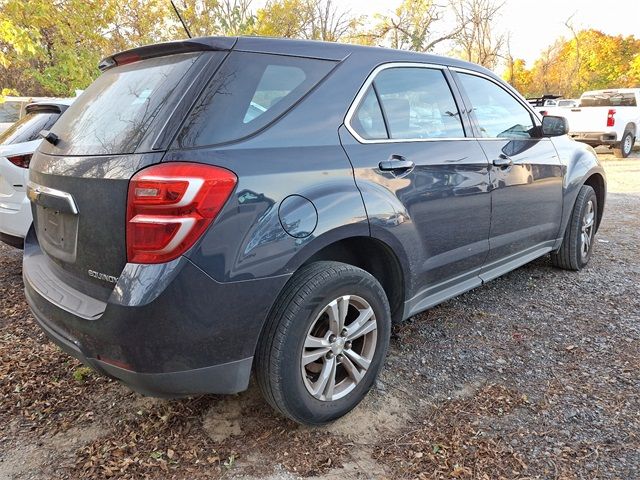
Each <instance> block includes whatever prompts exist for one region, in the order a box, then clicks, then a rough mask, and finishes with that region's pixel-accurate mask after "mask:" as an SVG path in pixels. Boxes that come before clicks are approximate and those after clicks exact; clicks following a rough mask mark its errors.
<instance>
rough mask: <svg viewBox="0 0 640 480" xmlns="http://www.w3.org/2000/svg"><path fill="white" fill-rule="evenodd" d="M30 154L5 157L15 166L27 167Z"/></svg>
mask: <svg viewBox="0 0 640 480" xmlns="http://www.w3.org/2000/svg"><path fill="white" fill-rule="evenodd" d="M31 157H32V154H30V153H29V154H27V155H14V156H12V157H7V160H9V161H10V162H11V163H13V164H14V165H15V166H16V167H20V168H29V163H31Z"/></svg>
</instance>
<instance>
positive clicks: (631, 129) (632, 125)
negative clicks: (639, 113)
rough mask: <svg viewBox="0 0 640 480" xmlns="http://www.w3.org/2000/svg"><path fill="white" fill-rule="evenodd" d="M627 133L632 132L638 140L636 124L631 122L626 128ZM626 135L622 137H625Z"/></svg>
mask: <svg viewBox="0 0 640 480" xmlns="http://www.w3.org/2000/svg"><path fill="white" fill-rule="evenodd" d="M626 132H631V133H632V134H633V137H634V138H637V133H638V132H637V129H636V124H635V123H633V122H629V123H627V125H626V126H625V127H624V133H626ZM624 133H623V134H622V135H624Z"/></svg>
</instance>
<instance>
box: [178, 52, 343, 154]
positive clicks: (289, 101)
mask: <svg viewBox="0 0 640 480" xmlns="http://www.w3.org/2000/svg"><path fill="white" fill-rule="evenodd" d="M334 65H335V62H333V61H328V60H317V59H311V58H300V57H287V56H282V55H268V54H259V53H245V52H235V53H231V54H230V55H229V57H228V58H227V60H226V61H225V62H224V63H223V64H222V66H221V67H220V69H219V70H218V71H217V72H216V74H215V75H214V77H213V78H212V79H211V82H210V83H209V85H207V87H206V88H205V91H204V92H203V93H202V95H201V96H200V98H199V99H198V102H197V103H196V105H195V107H194V108H193V109H192V111H191V113H190V115H189V117H188V118H187V120H186V122H185V125H184V127H183V129H182V131H181V132H180V134H179V135H178V138H177V144H178V147H180V148H189V147H200V146H205V145H213V144H219V143H225V142H230V141H233V140H238V139H240V138H244V137H246V136H249V135H251V134H253V133H255V132H257V131H258V130H260V129H262V128H264V127H265V126H267V125H269V124H270V123H272V122H273V121H274V120H276V119H277V118H278V117H280V116H281V115H282V114H284V113H285V112H286V111H287V110H288V109H289V108H291V107H292V106H293V105H294V104H295V103H296V102H297V101H298V100H300V99H301V98H302V97H303V96H304V95H305V94H306V93H308V92H309V91H310V90H311V89H312V88H313V87H314V86H315V85H316V84H317V83H318V82H319V81H320V80H322V78H324V77H325V76H326V75H327V74H328V73H329V71H330V70H331V69H332V68H333V66H334Z"/></svg>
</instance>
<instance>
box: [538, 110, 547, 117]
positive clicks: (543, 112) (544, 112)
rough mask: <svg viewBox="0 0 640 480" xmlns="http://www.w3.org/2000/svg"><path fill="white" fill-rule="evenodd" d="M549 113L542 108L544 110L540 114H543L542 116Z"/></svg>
mask: <svg viewBox="0 0 640 480" xmlns="http://www.w3.org/2000/svg"><path fill="white" fill-rule="evenodd" d="M547 113H549V112H547V111H546V110H542V111H541V112H540V115H542V116H543V117H544V116H546V115H547Z"/></svg>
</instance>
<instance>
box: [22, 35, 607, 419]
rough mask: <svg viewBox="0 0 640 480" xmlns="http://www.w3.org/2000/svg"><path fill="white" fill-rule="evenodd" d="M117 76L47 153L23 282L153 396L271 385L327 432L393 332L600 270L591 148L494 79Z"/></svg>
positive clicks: (318, 68)
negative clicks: (519, 273)
mask: <svg viewBox="0 0 640 480" xmlns="http://www.w3.org/2000/svg"><path fill="white" fill-rule="evenodd" d="M100 69H101V70H102V74H101V75H100V76H99V77H98V79H97V80H95V82H94V83H93V84H92V85H91V86H90V87H89V88H87V90H86V91H85V92H84V93H83V94H82V95H81V96H80V97H79V98H78V99H77V100H76V102H75V103H74V104H73V105H71V106H70V107H69V109H68V110H67V111H66V112H65V113H64V114H63V115H62V117H61V118H60V120H59V121H58V122H57V123H56V124H55V126H53V128H52V129H51V130H50V131H45V132H42V135H43V137H44V138H45V141H44V142H43V143H42V145H41V147H40V148H39V151H38V152H36V154H35V155H34V156H33V159H32V161H31V165H30V172H29V183H28V186H27V192H28V196H29V198H30V200H31V203H32V210H33V218H34V224H33V226H32V228H31V229H30V231H29V232H28V234H27V237H26V239H25V251H24V269H23V272H24V273H23V274H24V284H25V290H26V296H27V299H28V302H29V305H30V307H31V309H32V311H33V314H34V316H35V318H36V320H37V321H38V323H39V324H40V326H41V327H42V329H43V330H44V331H45V332H46V333H47V334H48V336H49V337H50V338H51V339H52V340H53V341H54V342H56V343H57V344H58V345H59V346H60V347H61V348H62V349H64V350H65V351H66V352H68V353H69V354H71V355H73V356H75V357H77V358H78V359H80V360H81V361H82V362H84V363H85V364H87V365H89V366H91V367H92V368H93V369H95V370H96V371H98V372H100V373H102V374H105V375H108V376H111V377H113V378H116V379H118V380H120V381H122V382H124V383H125V384H127V385H128V386H130V387H131V388H132V389H134V390H136V391H139V392H141V393H143V394H147V395H154V396H161V397H179V396H188V395H195V394H202V393H234V392H239V391H242V390H244V389H246V388H247V385H248V383H249V377H250V374H251V372H252V371H253V372H255V376H256V379H257V383H258V384H259V386H260V388H261V390H262V392H263V394H264V396H265V397H266V399H267V401H268V402H269V403H270V404H271V405H272V406H273V407H274V408H276V409H277V410H278V411H279V412H281V413H282V414H284V415H287V416H288V417H290V418H292V419H294V420H296V421H298V422H302V423H308V424H322V423H326V422H329V421H331V420H334V419H336V418H338V417H340V416H341V415H344V414H345V413H347V412H348V411H349V410H351V409H352V408H354V407H355V406H356V405H357V404H358V402H360V401H361V399H362V398H363V397H364V396H365V395H366V393H367V391H368V390H369V389H370V388H371V386H372V384H373V383H374V381H375V378H376V376H377V375H378V373H379V371H380V369H381V367H382V364H383V362H384V359H385V355H386V353H387V347H388V345H389V337H390V329H391V325H392V323H393V322H398V321H401V320H403V319H406V318H408V317H410V316H412V315H415V314H416V313H418V312H421V311H423V310H425V309H428V308H430V307H432V306H434V305H436V304H438V303H441V302H443V301H445V300H447V299H449V298H451V297H453V296H455V295H458V294H460V293H462V292H465V291H467V290H469V289H471V288H474V287H477V286H479V285H482V284H483V283H485V282H488V281H489V280H491V279H493V278H495V277H497V276H499V275H502V274H504V273H506V272H509V271H510V270H513V269H515V268H517V267H519V266H521V265H523V264H525V263H527V262H530V261H531V260H533V259H535V258H537V257H540V256H542V255H545V254H550V255H551V262H552V263H553V264H554V265H555V266H557V267H560V268H564V269H570V270H579V269H581V268H582V267H584V266H585V265H586V263H587V262H588V261H589V257H590V256H591V253H592V249H593V244H594V235H595V233H596V231H597V229H598V226H599V223H600V219H601V218H602V212H603V208H604V201H605V194H606V192H605V189H606V186H605V185H606V184H605V175H604V172H603V169H602V167H601V165H600V164H599V162H598V159H597V157H596V155H595V153H594V151H593V149H592V148H591V147H589V146H586V145H583V144H580V143H576V142H575V141H573V140H572V139H570V138H569V137H568V136H567V135H566V133H567V130H568V125H567V122H566V120H565V119H564V118H561V117H552V116H549V117H545V118H543V119H542V120H541V119H540V118H539V117H538V116H537V115H536V113H534V111H533V110H532V109H531V108H530V106H529V105H528V104H527V102H526V101H525V100H524V99H523V98H522V97H521V96H520V95H519V94H518V93H517V92H516V91H514V89H513V88H511V87H510V86H509V85H507V84H506V83H505V82H503V81H502V80H500V79H499V78H498V77H496V75H494V74H493V73H491V72H490V71H488V70H486V69H484V68H482V67H479V66H477V65H474V64H471V63H467V62H463V61H460V60H454V59H450V58H444V57H438V56H433V55H426V54H419V53H413V52H406V51H396V50H389V49H382V48H372V47H362V46H355V45H341V44H335V43H323V42H309V41H298V40H282V39H280V40H276V39H267V38H222V37H209V38H195V39H191V40H185V41H177V42H169V43H163V44H157V45H150V46H144V47H140V48H136V49H133V50H129V51H125V52H122V53H118V54H115V55H112V56H110V57H108V58H106V59H104V60H103V61H102V62H101V63H100Z"/></svg>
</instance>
